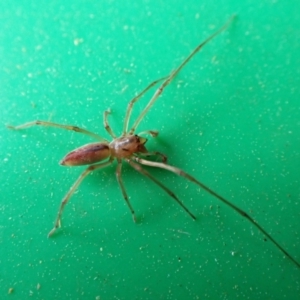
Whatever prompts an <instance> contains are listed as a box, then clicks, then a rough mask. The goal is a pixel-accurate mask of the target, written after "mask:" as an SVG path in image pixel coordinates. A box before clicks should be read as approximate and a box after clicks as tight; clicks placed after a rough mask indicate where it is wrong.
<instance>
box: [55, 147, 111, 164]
mask: <svg viewBox="0 0 300 300" xmlns="http://www.w3.org/2000/svg"><path fill="white" fill-rule="evenodd" d="M110 156H111V150H110V147H109V145H108V143H103V142H102V143H92V144H87V145H84V146H82V147H79V148H77V149H75V150H73V151H71V152H69V153H68V154H67V155H66V156H65V157H64V158H63V159H62V160H61V161H60V164H61V165H63V166H70V167H72V166H82V165H90V164H93V163H96V162H99V161H102V160H104V159H106V158H109V157H110Z"/></svg>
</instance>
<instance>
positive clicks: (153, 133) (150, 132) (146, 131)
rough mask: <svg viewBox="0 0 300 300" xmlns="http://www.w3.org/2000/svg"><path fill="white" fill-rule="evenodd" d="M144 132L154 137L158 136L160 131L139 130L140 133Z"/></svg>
mask: <svg viewBox="0 0 300 300" xmlns="http://www.w3.org/2000/svg"><path fill="white" fill-rule="evenodd" d="M143 134H149V135H151V136H152V137H157V136H158V131H156V130H145V131H142V132H139V134H138V135H143Z"/></svg>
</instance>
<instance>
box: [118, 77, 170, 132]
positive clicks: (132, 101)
mask: <svg viewBox="0 0 300 300" xmlns="http://www.w3.org/2000/svg"><path fill="white" fill-rule="evenodd" d="M166 78H167V77H163V78H160V79H157V80H155V81H153V82H151V83H150V84H149V85H148V86H147V87H146V88H145V89H144V90H142V91H141V92H140V93H139V94H138V95H137V96H135V97H134V98H133V99H132V100H131V101H130V102H129V103H128V106H127V111H126V115H125V119H124V126H123V133H122V136H125V135H126V133H127V128H128V123H129V119H130V115H131V111H132V107H133V105H134V104H135V102H137V101H138V100H139V99H140V98H141V97H142V96H143V95H144V94H145V93H146V92H147V91H148V90H149V89H151V88H152V87H153V86H155V85H156V84H157V83H158V82H159V81H162V80H164V79H166Z"/></svg>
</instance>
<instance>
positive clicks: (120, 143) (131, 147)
mask: <svg viewBox="0 0 300 300" xmlns="http://www.w3.org/2000/svg"><path fill="white" fill-rule="evenodd" d="M234 18H235V16H232V17H231V18H230V19H229V20H228V21H227V23H225V25H223V26H222V27H221V28H219V29H218V30H217V31H216V32H215V33H213V34H212V35H210V36H209V37H208V38H207V39H206V40H204V41H203V42H202V43H201V44H199V45H198V46H197V47H196V48H195V49H194V50H193V51H192V52H191V54H190V55H189V56H188V57H187V58H185V59H184V60H183V62H182V63H181V64H180V65H179V66H178V67H177V68H176V69H175V70H174V71H172V72H171V73H170V74H169V75H168V76H166V77H163V78H160V79H158V80H155V81H153V82H152V83H150V84H149V85H148V86H147V87H146V88H145V89H144V90H143V91H142V92H140V93H139V94H138V95H137V96H135V97H134V98H133V99H132V100H131V101H130V102H129V104H128V107H127V111H126V115H125V118H124V124H123V132H122V134H121V136H120V137H117V136H116V135H115V133H114V131H113V130H112V128H111V127H110V125H109V123H108V115H109V114H110V111H109V110H107V111H105V112H104V114H103V123H104V127H105V129H106V131H107V132H108V134H109V135H110V136H111V137H112V139H113V140H112V141H111V142H109V141H107V140H105V139H104V138H102V137H101V136H99V135H98V134H95V133H93V132H90V131H88V130H86V129H83V128H79V127H77V126H71V125H62V124H57V123H52V122H48V121H39V120H36V121H32V122H28V123H25V124H22V125H19V126H11V125H7V127H8V128H10V129H14V130H19V129H24V128H27V127H31V126H35V125H41V126H51V127H57V128H61V129H65V130H71V131H75V132H79V133H82V134H86V135H88V136H90V137H92V138H94V139H96V140H97V141H98V142H95V143H90V144H87V145H84V146H81V147H79V148H77V149H75V150H73V151H71V152H70V153H68V154H67V155H66V156H65V157H64V158H63V159H62V160H61V161H60V164H61V165H63V166H70V167H73V166H81V165H89V166H88V167H87V168H86V169H85V170H84V171H83V172H82V173H81V175H80V176H79V178H78V179H77V180H76V181H75V183H74V184H73V185H72V187H71V188H70V190H69V191H68V193H67V194H66V195H65V197H64V198H63V200H62V202H61V205H60V208H59V211H58V214H57V218H56V220H55V223H54V227H53V229H52V230H51V231H50V232H49V234H48V237H51V236H52V235H53V234H54V232H55V231H56V229H57V228H59V227H61V217H62V213H63V210H64V207H65V205H66V204H67V203H68V201H69V200H70V198H71V196H72V195H73V193H74V192H75V190H76V189H77V188H78V186H79V185H80V184H81V182H82V181H83V179H84V178H85V177H86V176H87V175H88V174H90V173H91V172H92V171H95V170H98V169H102V168H104V167H107V166H109V165H111V164H112V163H113V162H114V161H115V160H116V161H117V169H116V177H117V181H118V183H119V186H120V188H121V192H122V195H123V198H124V200H125V201H126V203H127V205H128V207H129V210H130V212H131V215H132V218H133V221H134V222H135V221H136V217H135V212H134V209H133V207H132V206H131V203H130V201H129V198H128V195H127V192H126V190H125V187H124V184H123V180H122V177H121V172H122V162H123V161H125V162H127V163H128V164H129V165H130V166H131V167H132V168H133V169H135V170H136V171H137V172H139V173H140V174H142V175H144V176H146V177H147V178H149V179H150V180H152V181H153V182H154V183H155V184H157V185H158V186H159V187H160V188H162V189H163V190H164V191H165V192H166V193H167V194H169V196H171V197H172V198H173V199H174V200H175V201H176V202H177V203H178V204H179V205H180V206H181V207H182V208H183V209H184V210H185V211H186V213H187V214H188V215H189V216H190V217H191V218H192V219H194V220H195V219H196V217H195V216H194V215H193V214H192V213H191V212H190V210H189V209H188V208H187V207H186V206H185V205H184V204H183V202H181V200H179V198H178V197H177V196H176V195H175V194H174V193H173V192H172V191H171V190H170V189H169V188H168V187H167V186H165V185H164V184H163V183H161V182H160V181H159V180H157V179H156V178H155V177H153V176H152V175H151V173H149V172H148V171H147V170H146V169H145V168H143V166H148V167H154V168H160V169H165V170H167V171H170V172H172V173H175V174H176V175H179V176H181V177H184V178H185V179H187V180H189V181H191V182H193V183H194V184H196V185H198V186H199V187H200V188H202V189H204V190H205V191H206V192H208V193H209V194H211V195H212V196H214V197H215V198H217V199H218V200H220V201H221V202H223V203H224V204H226V205H227V206H229V207H231V208H232V209H233V210H235V211H236V212H237V213H239V214H240V215H241V216H242V217H244V218H246V219H247V220H248V221H250V222H251V223H252V224H253V225H254V226H255V227H256V228H257V229H258V230H259V231H260V232H261V233H262V234H264V235H265V236H266V237H267V238H268V239H269V240H271V241H272V242H273V243H274V245H275V246H276V247H277V248H278V249H279V250H280V251H282V252H283V253H284V254H285V255H286V256H287V257H288V258H289V259H290V260H291V261H292V262H293V263H294V264H296V265H297V267H299V268H300V263H299V262H297V261H296V260H295V259H294V258H293V257H292V256H291V255H290V254H289V253H288V252H287V251H286V250H285V249H284V248H283V247H282V246H281V245H280V244H279V243H278V242H277V241H276V240H275V239H274V238H273V237H272V236H271V235H270V234H269V233H268V232H267V231H266V230H265V229H264V228H263V227H262V226H260V225H259V224H258V223H257V222H256V221H255V220H254V219H253V218H252V217H251V216H250V215H248V213H246V212H245V211H243V210H242V209H240V208H239V207H238V206H236V205H235V204H233V203H231V202H230V201H228V200H226V199H225V198H224V197H222V196H221V195H219V194H217V193H216V192H214V191H213V190H212V189H210V188H209V187H207V186H206V185H204V184H203V183H202V182H200V181H199V180H197V179H196V178H194V177H193V176H191V175H189V174H188V173H186V172H184V171H183V170H181V169H179V168H177V167H175V166H172V165H169V164H168V163H167V157H166V156H165V155H164V154H162V153H160V152H157V151H148V150H147V149H146V147H145V144H146V142H147V139H146V138H144V137H143V136H142V135H144V134H148V135H150V136H152V137H156V136H157V135H158V132H157V131H154V130H148V131H143V132H141V133H139V134H135V132H136V130H137V127H138V125H139V124H140V122H141V121H142V120H143V118H144V117H145V115H146V114H147V112H148V111H149V109H150V108H151V107H152V106H153V104H154V103H155V101H156V100H157V98H158V97H159V96H160V95H161V94H162V92H163V90H164V89H165V87H166V86H168V85H169V84H170V82H171V81H172V80H173V79H174V77H175V76H176V75H177V74H178V73H179V72H180V70H181V69H182V68H183V67H184V66H185V65H186V64H187V63H188V62H189V61H190V59H191V58H192V57H193V56H194V55H195V54H196V53H197V52H198V51H200V50H201V49H202V48H203V46H204V45H206V44H207V43H208V42H210V41H211V40H212V39H213V38H215V37H216V36H217V35H218V34H220V33H221V32H222V31H224V30H225V29H226V28H227V27H228V26H229V24H230V23H231V22H232V21H233V19H234ZM159 82H162V83H161V85H160V86H159V88H158V89H157V90H156V92H155V93H154V95H153V96H152V98H151V99H150V101H149V102H148V104H147V105H146V107H145V108H144V109H143V110H142V111H141V113H140V114H139V116H138V118H137V119H136V120H135V122H134V123H133V125H132V127H130V129H129V128H128V125H129V120H130V116H131V112H132V108H133V106H134V104H135V103H136V102H137V101H138V100H139V99H140V98H141V97H142V96H143V95H144V94H145V93H146V92H147V91H148V90H149V89H151V88H152V87H154V86H155V85H156V84H158V83H159ZM150 156H151V157H156V158H157V159H160V161H158V160H156V161H152V160H149V159H148V158H149V157H150Z"/></svg>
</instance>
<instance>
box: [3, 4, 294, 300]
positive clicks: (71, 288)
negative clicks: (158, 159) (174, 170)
mask: <svg viewBox="0 0 300 300" xmlns="http://www.w3.org/2000/svg"><path fill="white" fill-rule="evenodd" d="M233 13H236V14H237V15H238V17H237V19H236V20H235V22H234V24H232V26H231V27H230V28H229V29H228V30H227V31H226V32H224V33H223V34H222V35H220V36H218V37H217V38H216V39H215V40H213V41H212V42H211V43H210V44H208V45H207V46H206V47H205V48H204V49H203V51H201V53H199V54H198V55H197V56H196V57H195V58H194V59H193V60H192V61H191V62H190V63H189V65H188V66H186V68H185V69H184V70H183V71H182V72H181V73H180V74H179V75H178V76H177V77H176V79H175V80H174V82H172V84H171V85H170V86H168V88H167V89H166V90H165V92H164V94H163V96H162V97H160V98H159V100H158V101H157V103H156V104H155V106H154V107H153V109H152V110H151V111H150V112H149V114H148V115H147V117H146V118H145V119H144V121H143V122H142V123H141V126H140V127H139V130H145V129H156V130H159V131H160V136H159V137H158V138H157V139H155V140H154V139H151V140H149V142H148V143H147V146H148V148H149V149H152V150H154V149H155V150H157V151H161V152H163V153H166V154H167V155H168V158H169V163H170V164H173V165H176V166H178V167H180V168H182V169H184V170H185V171H187V172H189V173H191V174H192V175H194V176H195V177H196V178H198V179H199V180H201V181H202V182H204V183H205V184H206V185H208V186H209V187H211V188H212V189H213V190H215V191H216V192H218V193H219V194H221V195H223V196H224V197H225V198H227V199H229V200H231V201H232V202H233V203H235V204H236V205H238V206H240V207H241V208H243V209H244V210H246V211H247V212H248V213H249V214H251V215H252V216H253V217H254V218H255V220H257V221H258V222H259V223H260V224H261V225H262V226H263V227H264V228H265V229H266V230H267V231H268V232H269V233H270V234H271V235H272V236H273V237H274V238H275V239H276V240H278V241H279V242H280V243H281V244H282V245H283V246H284V247H285V249H287V250H288V251H289V252H290V253H291V254H292V255H293V256H294V257H295V258H296V259H297V260H298V261H300V205H299V195H300V184H299V167H300V163H299V159H300V152H299V145H300V143H299V142H300V121H299V120H300V118H299V117H300V109H299V103H300V97H299V96H300V68H299V66H300V55H299V49H300V18H299V1H292V0H291V1H283V0H281V1H280V0H279V1H275V0H274V1H271V0H270V1H253V0H248V1H233V0H231V1H229V0H227V1H225V0H223V1H208V0H206V1H195V0H184V1H181V0H170V1H159V0H156V1H146V0H143V1H79V0H77V1H51V3H49V1H9V2H8V1H7V2H4V1H2V2H1V4H0V27H1V32H0V41H1V42H0V45H1V46H0V51H1V52H0V55H1V56H0V57H1V69H0V72H1V73H0V76H1V77H0V82H1V83H0V85H1V86H0V117H1V123H2V126H1V127H0V143H1V148H0V149H1V150H0V161H1V174H2V176H1V194H0V214H1V216H0V298H1V299H7V298H11V299H29V298H30V299H299V295H300V270H299V269H298V268H297V267H296V266H295V265H294V264H293V263H292V262H291V261H290V260H289V259H287V258H284V255H283V254H282V253H281V252H280V251H279V250H278V249H277V248H276V247H275V246H274V245H273V244H271V242H269V241H264V236H263V235H262V234H261V233H260V232H258V230H257V229H256V228H254V227H253V226H252V225H251V224H250V223H249V222H248V221H247V220H245V219H243V218H242V217H240V216H239V215H238V214H237V213H236V212H234V211H232V210H231V209H230V208H228V207H226V206H224V205H223V204H222V203H220V202H219V201H218V200H217V199H215V198H213V197H212V196H210V195H208V194H207V193H205V192H204V191H201V190H200V189H199V188H198V187H197V186H194V185H193V184H192V183H190V182H188V181H186V180H185V179H183V178H178V177H176V176H174V175H172V174H169V173H168V172H166V171H160V170H153V169H151V171H152V174H154V175H155V176H156V177H157V178H158V179H159V180H161V181H163V182H164V183H165V184H166V185H168V186H169V187H172V189H173V190H174V192H175V193H176V194H177V195H178V196H179V198H180V199H181V200H183V202H184V203H185V204H186V205H187V206H188V207H189V208H190V210H191V211H192V212H193V213H194V214H195V215H196V216H197V221H196V222H194V221H192V220H191V219H190V218H189V216H188V215H187V214H186V213H185V212H184V211H182V209H181V208H180V207H179V206H178V205H177V204H176V203H174V201H173V200H172V199H170V198H169V197H168V195H166V194H165V193H164V192H163V191H161V190H160V189H159V188H158V187H156V186H155V185H154V184H153V183H152V182H149V181H148V180H147V179H146V178H141V176H140V175H139V174H137V173H136V172H135V171H134V170H132V169H130V168H129V167H128V166H126V167H124V173H123V178H124V183H125V185H126V188H127V191H128V194H129V195H130V197H131V198H130V199H131V202H132V205H133V206H134V208H135V211H136V213H137V217H138V219H139V222H138V224H134V223H133V222H132V219H131V215H130V212H129V210H128V208H127V206H126V204H125V202H124V200H123V199H122V196H121V192H120V190H119V188H118V185H117V182H116V179H115V175H114V171H115V168H114V167H110V168H107V169H105V170H103V171H99V172H94V173H93V174H92V175H90V176H89V177H88V178H87V179H86V180H85V181H84V182H83V184H82V185H81V186H80V188H79V190H78V191H77V192H76V194H75V195H74V197H73V198H72V199H71V201H70V203H69V204H68V206H67V207H66V210H65V212H64V216H63V228H62V229H61V230H60V231H59V232H57V235H56V236H55V237H53V238H52V239H48V238H47V233H48V232H49V230H50V229H51V228H52V226H53V221H54V218H55V216H56V213H57V209H58V206H59V203H60V201H61V199H62V197H63V196H64V195H65V193H66V192H67V190H68V189H69V187H70V186H71V184H72V183H73V182H74V180H75V179H76V178H77V177H78V175H79V174H80V172H81V171H82V169H83V168H81V167H78V168H66V167H61V166H59V165H58V161H59V160H60V159H61V158H62V157H63V156H64V155H65V154H66V153H67V152H68V151H70V150H72V149H74V148H76V147H78V146H80V145H83V144H85V143H88V142H90V141H92V140H91V139H90V138H89V137H87V136H84V135H80V134H77V133H73V132H68V131H63V130H59V129H54V128H30V129H26V130H23V131H19V132H18V131H15V132H14V131H9V130H8V129H7V128H6V127H5V124H13V125H19V124H22V123H24V122H27V121H32V120H35V119H41V120H48V121H54V122H58V123H63V124H73V125H77V126H81V127H84V128H86V129H88V130H91V131H94V132H96V133H98V134H100V135H103V136H105V137H106V138H108V136H107V134H106V132H105V130H104V129H103V125H102V112H103V111H104V110H105V109H107V108H110V109H111V110H112V115H111V116H110V123H111V125H112V127H113V129H114V130H115V131H116V132H118V133H120V132H121V130H122V120H123V116H124V113H125V109H126V106H127V103H128V101H129V100H130V99H131V98H132V97H133V96H134V95H135V94H136V93H137V92H139V91H141V90H142V89H143V88H144V87H145V86H146V85H147V84H149V83H150V82H151V81H153V80H155V79H157V78H160V77H162V76H165V75H167V74H168V73H169V72H170V71H171V70H172V69H174V68H175V67H176V66H178V64H179V63H180V62H181V60H182V59H183V58H184V57H186V56H187V55H188V54H189V53H190V51H191V50H192V49H193V48H194V47H195V46H196V45H197V44H198V43H199V42H201V41H202V40H203V39H204V38H206V37H207V36H209V35H210V34H211V33H212V32H213V31H214V29H216V28H218V27H219V26H221V25H223V24H224V23H225V22H226V20H227V19H228V18H229V17H230V16H231V15H232V14H233ZM153 91H154V90H153ZM153 91H151V92H150V93H149V94H147V95H146V97H145V98H143V99H142V100H141V101H140V102H139V103H137V105H136V106H135V107H134V114H133V115H134V116H137V113H138V112H139V111H140V110H141V109H142V108H143V107H144V105H145V103H146V102H147V100H148V99H149V97H151V95H152V93H153ZM10 288H13V293H12V294H8V290H9V289H10Z"/></svg>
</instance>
